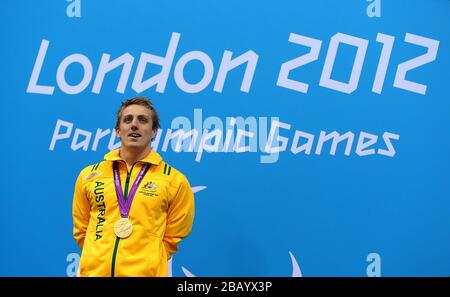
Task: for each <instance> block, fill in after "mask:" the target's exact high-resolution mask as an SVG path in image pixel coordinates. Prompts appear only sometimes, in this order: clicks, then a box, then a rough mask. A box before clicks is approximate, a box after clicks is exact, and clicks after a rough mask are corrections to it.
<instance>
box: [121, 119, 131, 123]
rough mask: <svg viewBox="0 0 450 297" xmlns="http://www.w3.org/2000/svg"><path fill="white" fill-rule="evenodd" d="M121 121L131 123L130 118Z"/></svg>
mask: <svg viewBox="0 0 450 297" xmlns="http://www.w3.org/2000/svg"><path fill="white" fill-rule="evenodd" d="M123 121H124V122H125V123H129V122H131V118H124V119H123Z"/></svg>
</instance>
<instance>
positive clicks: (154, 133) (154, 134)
mask: <svg viewBox="0 0 450 297" xmlns="http://www.w3.org/2000/svg"><path fill="white" fill-rule="evenodd" d="M156 134H158V130H152V137H151V140H152V141H153V140H154V139H155V137H156Z"/></svg>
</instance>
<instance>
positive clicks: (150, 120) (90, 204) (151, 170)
mask: <svg viewBox="0 0 450 297" xmlns="http://www.w3.org/2000/svg"><path fill="white" fill-rule="evenodd" d="M158 128H159V117H158V113H157V111H156V110H155V108H154V107H153V105H152V103H151V102H150V101H149V100H148V99H146V98H143V97H137V98H132V99H129V100H126V101H125V102H123V103H122V106H121V107H120V109H119V111H118V112H117V119H116V127H115V130H116V134H117V135H118V137H119V138H120V140H121V142H122V145H121V147H120V149H118V150H114V151H111V152H109V153H107V154H106V155H105V157H104V161H102V162H100V163H98V164H94V165H90V166H88V167H86V168H84V169H83V170H82V171H81V173H80V174H79V176H78V179H77V182H76V185H75V193H74V198H73V209H72V212H73V223H74V229H73V232H74V237H75V240H76V241H77V243H78V245H79V246H80V248H81V249H82V253H81V259H80V267H79V270H78V275H80V276H167V274H168V260H169V259H170V257H172V255H173V254H174V253H175V252H176V251H177V250H178V243H179V242H180V241H181V240H182V239H183V238H185V237H186V236H187V235H188V234H189V233H190V232H191V229H192V224H193V219H194V195H193V193H192V190H191V187H190V185H189V182H188V180H187V179H186V177H185V176H184V175H183V174H182V173H180V172H179V171H178V170H176V169H175V168H173V167H171V166H170V165H169V164H167V163H165V162H163V160H162V158H161V156H160V155H159V154H158V153H157V152H155V151H152V150H151V148H150V143H151V141H152V139H153V138H154V137H155V135H156V133H157V131H158Z"/></svg>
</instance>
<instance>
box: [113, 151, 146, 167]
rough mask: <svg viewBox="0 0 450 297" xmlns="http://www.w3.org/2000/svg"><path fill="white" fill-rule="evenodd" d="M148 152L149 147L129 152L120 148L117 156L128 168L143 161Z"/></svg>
mask: <svg viewBox="0 0 450 297" xmlns="http://www.w3.org/2000/svg"><path fill="white" fill-rule="evenodd" d="M150 151H151V149H150V147H146V148H145V149H143V150H130V149H127V148H123V147H122V148H120V150H119V155H120V157H121V158H122V159H123V160H124V161H125V162H126V163H127V165H128V168H130V167H131V166H133V164H134V163H136V162H137V161H139V160H142V159H144V158H145V157H146V156H147V155H148V154H149V153H150Z"/></svg>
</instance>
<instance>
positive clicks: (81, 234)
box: [72, 173, 90, 249]
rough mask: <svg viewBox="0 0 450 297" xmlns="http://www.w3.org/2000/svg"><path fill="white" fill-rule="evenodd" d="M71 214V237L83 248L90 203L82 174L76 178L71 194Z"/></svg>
mask: <svg viewBox="0 0 450 297" xmlns="http://www.w3.org/2000/svg"><path fill="white" fill-rule="evenodd" d="M72 216H73V237H74V238H75V241H76V242H77V244H78V246H79V247H80V248H81V249H83V245H84V239H85V237H86V230H87V227H88V224H89V216H90V204H89V200H88V198H87V197H86V194H85V192H84V190H83V175H82V173H80V175H79V176H78V178H77V182H76V184H75V191H74V194H73V204H72Z"/></svg>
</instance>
